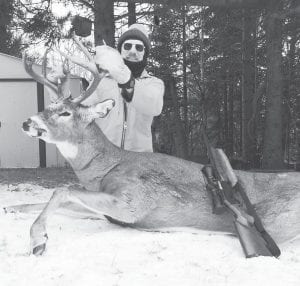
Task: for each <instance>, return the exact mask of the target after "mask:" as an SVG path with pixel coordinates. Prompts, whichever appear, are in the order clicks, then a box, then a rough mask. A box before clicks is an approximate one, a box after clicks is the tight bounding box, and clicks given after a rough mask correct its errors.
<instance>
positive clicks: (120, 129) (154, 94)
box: [84, 24, 164, 152]
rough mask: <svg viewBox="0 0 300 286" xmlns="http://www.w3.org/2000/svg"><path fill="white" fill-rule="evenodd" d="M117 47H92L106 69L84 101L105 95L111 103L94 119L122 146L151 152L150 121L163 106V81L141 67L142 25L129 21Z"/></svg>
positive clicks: (144, 49)
mask: <svg viewBox="0 0 300 286" xmlns="http://www.w3.org/2000/svg"><path fill="white" fill-rule="evenodd" d="M117 48H118V51H117V50H115V49H113V48H111V47H109V46H106V45H103V46H97V47H96V57H95V62H96V64H97V67H98V69H99V71H100V70H105V71H107V72H108V76H106V77H104V78H103V79H102V81H101V82H100V84H99V86H98V88H97V92H96V93H95V94H93V95H92V96H91V97H89V98H88V99H86V100H85V101H84V104H88V105H89V104H93V103H94V102H96V101H98V102H99V101H103V100H105V99H108V98H112V99H114V100H115V103H116V104H115V107H114V108H113V109H112V111H111V112H110V113H109V115H108V116H107V117H106V118H101V119H99V120H98V121H97V124H98V125H99V126H100V128H101V130H102V131H103V132H104V134H105V135H106V136H107V138H108V139H109V140H110V141H111V142H112V143H114V144H115V145H116V146H119V147H121V148H123V149H125V150H130V151H137V152H153V147H152V134H151V124H152V121H153V117H154V116H157V115H159V114H160V113H161V111H162V107H163V95H164V83H163V81H162V80H160V79H158V78H156V77H154V76H151V75H149V74H148V73H147V71H146V70H145V67H146V65H147V58H148V55H149V51H150V40H149V38H148V35H147V31H146V29H145V27H144V26H143V25H141V24H133V25H131V26H130V27H129V29H128V30H127V31H126V32H125V33H124V34H123V35H122V36H121V37H120V39H119V41H118V46H117Z"/></svg>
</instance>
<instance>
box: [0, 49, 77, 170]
mask: <svg viewBox="0 0 300 286" xmlns="http://www.w3.org/2000/svg"><path fill="white" fill-rule="evenodd" d="M33 68H34V70H35V71H37V72H41V66H39V65H34V66H33ZM80 82H81V80H80V78H79V77H72V78H71V92H72V94H73V95H74V96H77V95H78V94H79V92H80V86H81V85H80ZM49 102H50V100H49V96H48V94H47V91H46V89H44V87H43V85H41V84H40V83H37V82H35V81H34V80H33V79H32V78H31V77H30V76H29V75H28V74H27V73H26V72H25V70H24V67H23V63H22V59H20V58H16V57H12V56H9V55H6V54H2V53H0V168H37V167H62V166H65V165H66V161H65V160H64V158H63V157H62V156H61V155H60V153H59V151H58V150H57V149H56V147H55V145H52V144H48V143H45V142H44V141H42V140H37V139H33V138H30V137H29V136H27V135H26V134H25V133H23V131H22V129H21V127H22V123H23V122H24V121H25V120H27V119H28V118H29V117H30V116H32V115H34V114H35V113H37V112H39V111H42V110H43V109H44V107H45V106H47V105H48V104H49Z"/></svg>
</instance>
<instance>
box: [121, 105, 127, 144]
mask: <svg viewBox="0 0 300 286" xmlns="http://www.w3.org/2000/svg"><path fill="white" fill-rule="evenodd" d="M123 108H124V109H123V111H124V116H123V130H122V139H121V149H124V145H125V137H126V131H127V104H126V102H125V100H123Z"/></svg>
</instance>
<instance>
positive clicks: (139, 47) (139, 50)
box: [123, 43, 145, 52]
mask: <svg viewBox="0 0 300 286" xmlns="http://www.w3.org/2000/svg"><path fill="white" fill-rule="evenodd" d="M132 46H135V49H136V50H137V51H138V52H142V51H143V50H144V48H145V47H144V46H143V45H141V44H131V43H125V44H124V46H123V48H124V50H126V51H129V50H131V48H132Z"/></svg>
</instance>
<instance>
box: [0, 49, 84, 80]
mask: <svg viewBox="0 0 300 286" xmlns="http://www.w3.org/2000/svg"><path fill="white" fill-rule="evenodd" d="M33 69H34V70H35V71H36V72H37V73H42V67H41V65H37V64H34V65H33ZM30 78H31V76H30V75H29V74H27V72H26V71H25V69H24V67H23V61H22V59H21V58H17V57H14V56H11V55H7V54H3V53H0V79H30ZM71 78H80V77H79V76H76V75H71Z"/></svg>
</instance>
